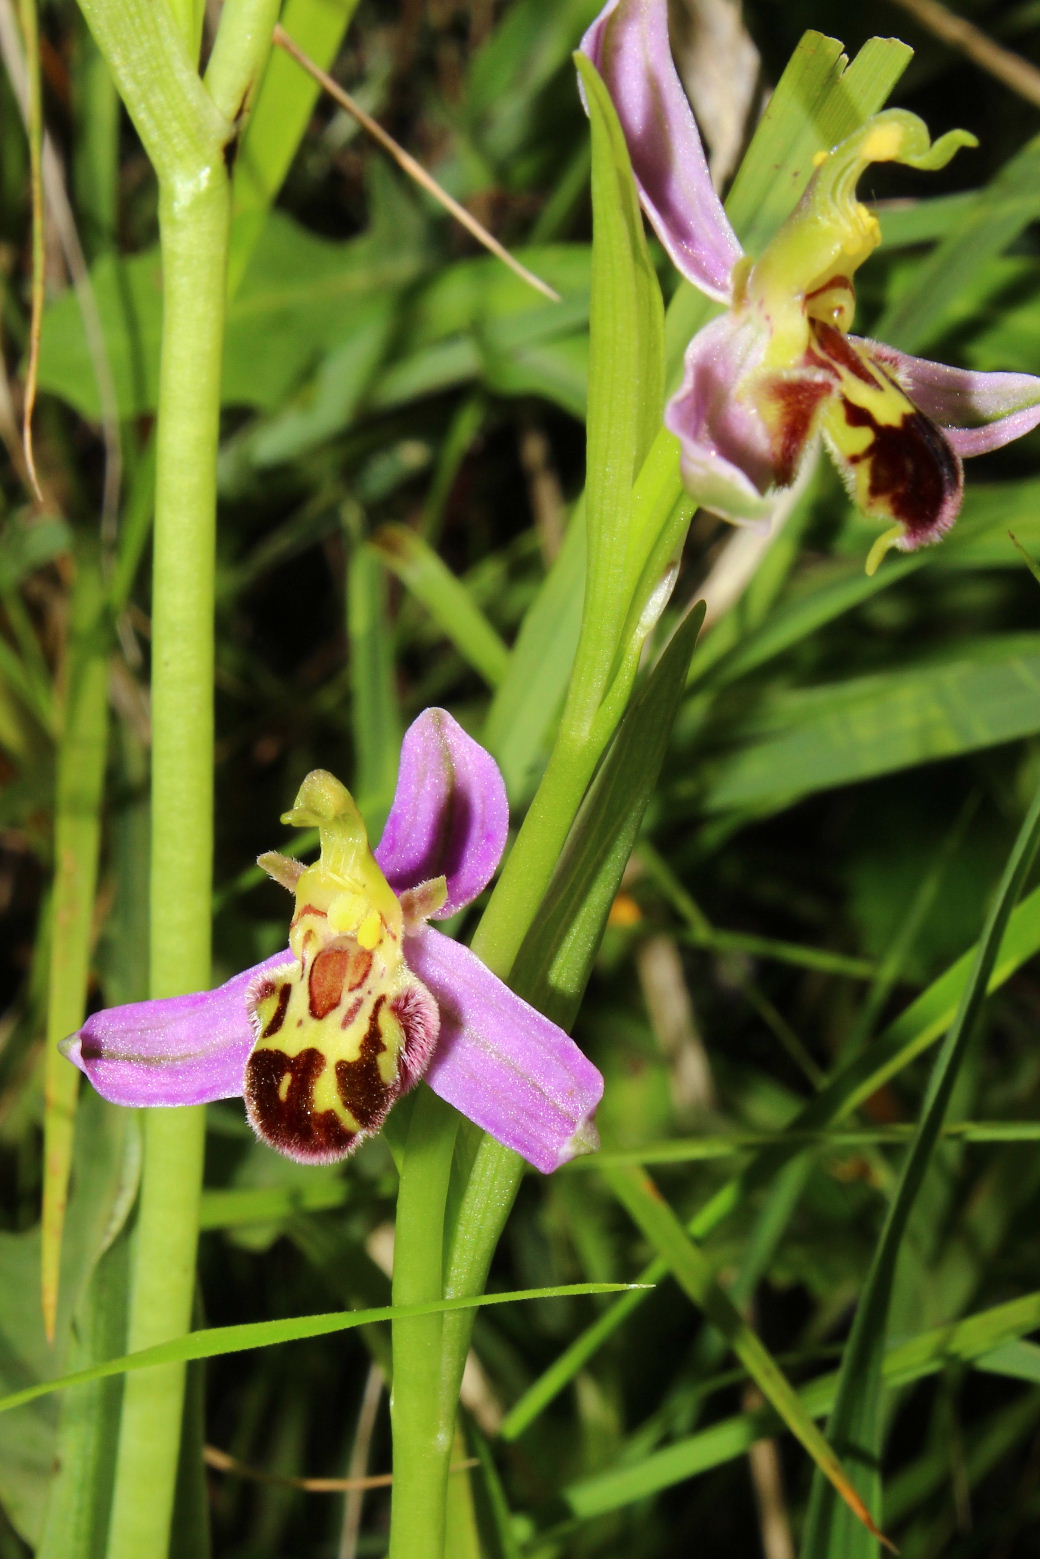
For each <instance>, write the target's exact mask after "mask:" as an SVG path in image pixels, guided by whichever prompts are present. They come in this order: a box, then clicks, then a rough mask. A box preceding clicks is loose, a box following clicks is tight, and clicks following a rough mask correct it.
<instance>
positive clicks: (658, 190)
mask: <svg viewBox="0 0 1040 1559" xmlns="http://www.w3.org/2000/svg"><path fill="white" fill-rule="evenodd" d="M581 48H582V52H583V53H584V54H587V55H588V57H589V59H590V60H591V61H592V63H593V64H594V65H595V67H596V69H597V70H598V71H599V73H600V75H601V76H602V77H603V80H604V81H605V82H606V85H607V88H608V90H609V92H610V95H611V97H612V98H613V100H614V107H615V108H616V109H617V113H618V118H619V120H620V121H621V128H622V130H623V131H624V134H625V140H626V141H627V143H628V152H629V156H630V157H631V159H632V171H633V173H634V174H635V176H636V183H637V184H638V186H639V195H640V199H641V200H642V203H643V209H644V211H645V212H646V214H647V216H648V217H649V219H650V221H651V223H652V224H653V226H654V229H655V231H656V233H657V236H658V238H660V240H661V242H662V244H663V245H664V247H665V249H666V250H667V251H668V254H669V255H670V256H671V259H672V261H673V262H674V264H675V265H676V266H677V268H678V269H679V270H680V271H681V272H682V273H683V275H684V276H685V277H686V278H687V279H688V280H689V281H691V282H693V284H694V286H695V287H699V288H700V290H701V291H702V292H705V293H707V294H708V296H709V297H712V298H717V299H718V300H719V301H720V302H727V301H728V299H729V296H730V273H731V272H732V270H733V267H734V265H735V264H736V262H737V261H738V260H739V259H740V258H741V254H742V250H741V247H740V244H739V242H738V241H737V237H736V235H735V233H734V232H733V229H732V228H731V227H730V224H729V219H728V218H727V216H726V213H725V211H724V210H723V209H722V202H721V201H720V200H719V197H718V195H717V194H716V192H715V187H714V185H713V184H712V182H711V174H710V173H709V172H708V164H707V161H706V159H705V156H704V148H703V146H702V145H701V138H700V133H699V132H698V129H697V121H696V120H695V119H694V117H693V111H692V110H691V108H690V105H689V103H688V102H687V100H686V94H685V92H684V91H683V89H682V84H681V82H680V81H679V77H678V75H677V74H676V70H675V66H674V64H673V63H672V54H671V49H670V48H669V44H668V3H667V0H610V4H609V5H607V6H606V7H605V9H604V10H603V11H601V12H600V14H599V16H598V17H597V19H596V20H595V21H594V22H593V24H592V26H591V27H590V28H589V30H588V32H587V33H586V34H585V36H584V38H583V39H582V42H581Z"/></svg>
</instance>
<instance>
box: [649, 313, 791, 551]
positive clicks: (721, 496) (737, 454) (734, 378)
mask: <svg viewBox="0 0 1040 1559" xmlns="http://www.w3.org/2000/svg"><path fill="white" fill-rule="evenodd" d="M767 340H768V336H767V334H766V332H765V331H764V329H763V327H762V325H761V324H760V322H759V321H758V319H757V318H756V317H755V316H753V315H751V316H746V317H744V318H739V317H737V316H735V315H733V314H721V315H720V316H719V318H718V319H713V320H712V321H711V323H710V324H708V325H705V327H704V329H703V330H699V331H698V332H697V334H696V335H695V336H694V338H693V340H692V341H691V342H690V345H689V347H688V348H687V352H686V371H685V374H684V376H683V382H682V384H681V386H680V388H679V390H678V392H677V393H676V394H675V395H674V396H673V398H672V399H671V400H670V401H669V403H668V406H667V408H666V411H665V422H666V423H667V425H668V427H669V428H671V430H672V432H673V433H674V434H675V435H676V437H677V438H678V439H679V441H680V444H681V445H682V473H683V481H684V483H685V484H686V486H687V488H688V489H689V491H690V492H691V493H692V495H693V497H694V498H695V499H696V500H697V502H698V503H699V504H701V505H702V507H703V508H705V509H711V510H712V512H713V513H715V514H721V515H722V516H723V518H724V519H727V520H733V521H736V522H737V523H740V524H749V523H754V522H755V521H761V520H768V519H769V517H770V515H771V514H772V511H773V502H772V499H771V498H768V497H766V494H767V492H768V490H769V488H770V487H772V486H773V485H774V484H775V483H776V481H777V479H778V477H777V452H776V449H775V448H774V441H773V438H772V436H771V434H770V430H769V427H768V425H767V423H766V420H765V418H764V417H763V416H762V413H761V411H760V410H759V408H758V407H757V406H756V405H755V404H754V401H753V399H752V397H751V395H750V394H748V393H747V392H748V390H749V389H750V388H751V387H752V386H753V383H754V376H755V374H756V373H757V372H758V371H759V368H760V364H761V361H762V356H763V353H764V350H765V346H766V342H767Z"/></svg>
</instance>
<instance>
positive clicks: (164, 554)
mask: <svg viewBox="0 0 1040 1559" xmlns="http://www.w3.org/2000/svg"><path fill="white" fill-rule="evenodd" d="M82 9H83V12H84V15H85V16H86V19H87V22H88V24H89V26H90V28H91V31H92V32H93V34H94V37H95V39H96V41H97V44H98V47H99V48H100V50H101V52H102V53H103V54H104V56H105V59H106V60H107V62H108V65H109V68H110V69H111V71H112V74H113V76H114V78H115V81H116V85H117V87H118V89H119V93H120V96H121V97H122V99H123V101H124V103H125V104H126V107H127V109H128V111H129V113H130V115H131V118H132V119H133V121H134V123H135V125H136V127H137V130H138V133H139V134H140V136H141V140H142V142H143V143H144V147H145V150H146V151H147V153H148V155H149V157H150V159H151V161H152V164H153V166H154V168H155V171H156V174H157V176H158V180H159V223H160V236H161V243H162V259H163V342H162V362H161V368H160V380H159V404H158V427H157V434H156V495H155V533H154V587H153V605H152V613H153V617H152V651H153V653H152V714H153V730H154V739H153V755H152V855H151V979H150V985H151V993H152V995H153V996H172V995H176V994H178V993H180V992H183V991H189V990H197V989H199V988H200V987H205V986H207V985H208V984H209V983H210V972H211V971H210V902H211V865H212V843H213V820H212V813H213V661H214V651H213V600H214V567H215V526H216V460H217V443H218V436H219V425H220V380H221V364H222V357H223V340H224V316H225V297H226V287H227V282H226V276H227V254H228V232H229V223H230V183H229V178H228V167H227V149H228V147H229V145H230V144H231V142H232V140H233V138H234V136H235V134H236V133H237V131H238V129H239V123H238V119H237V113H238V109H240V108H241V105H242V104H243V103H244V102H245V101H246V99H247V97H248V94H249V92H250V90H251V88H252V85H253V84H254V82H255V80H256V79H257V76H258V74H259V70H260V69H261V68H262V64H263V59H264V57H265V54H266V46H265V45H264V43H263V38H264V35H265V29H266V39H267V40H268V42H269V39H270V35H271V30H272V28H273V24H274V20H275V17H276V14H277V7H276V6H275V5H273V4H272V3H271V0H228V3H227V4H226V5H225V7H224V12H223V16H222V22H221V32H220V38H219V39H218V46H217V47H215V48H214V57H215V59H216V57H217V56H218V54H219V56H220V60H221V68H220V70H219V72H218V73H217V74H218V79H219V85H220V91H219V100H220V102H219V106H218V103H216V102H214V100H213V98H212V97H211V96H210V94H209V93H208V92H207V91H206V89H205V87H204V86H203V84H202V82H201V81H200V80H199V77H198V74H197V72H196V69H195V64H194V43H193V41H192V40H191V39H190V38H189V39H188V40H186V37H185V31H187V32H189V33H190V32H191V26H187V27H184V26H179V25H178V22H180V23H182V24H185V23H186V22H187V21H188V20H189V17H188V12H187V10H184V11H183V12H182V14H180V15H179V16H178V19H177V20H175V19H174V17H173V14H172V13H171V11H170V10H169V9H168V7H167V6H166V5H156V4H154V0H82ZM195 14H196V13H194V12H193V13H192V17H194V15H195ZM193 25H194V21H193V19H192V26H193ZM236 42H238V43H240V44H241V45H242V46H241V47H239V48H237V49H236V47H235V45H236ZM236 55H237V59H238V76H237V79H235V68H234V65H233V64H231V65H228V64H227V63H226V62H227V61H228V60H229V59H230V60H231V61H232V62H233V61H234V60H235V58H236ZM228 103H234V104H235V105H236V110H235V114H234V115H232V114H230V113H228V112H222V111H221V110H222V108H224V107H225V105H227V104H228ZM203 1150H204V1112H203V1111H202V1110H201V1109H197V1108H192V1109H183V1110H173V1111H169V1112H167V1111H154V1112H150V1113H149V1114H148V1116H147V1117H146V1120H145V1149H144V1167H143V1181H142V1192H141V1203H140V1207H139V1210H138V1218H137V1229H136V1239H135V1248H134V1257H133V1273H132V1279H131V1294H130V1321H129V1328H128V1331H129V1336H128V1345H129V1347H130V1348H131V1349H139V1348H144V1347H148V1346H150V1345H152V1344H154V1343H158V1342H163V1341H165V1340H166V1339H167V1338H170V1337H174V1336H177V1335H179V1334H181V1333H183V1332H185V1331H187V1330H188V1328H189V1326H190V1320H191V1305H192V1296H193V1290H194V1275H195V1249H196V1243H197V1238H198V1210H199V1196H200V1188H201V1182H202V1164H203ZM183 1392H184V1372H183V1369H182V1368H181V1367H178V1366H170V1367H163V1368H162V1369H156V1370H153V1371H148V1372H145V1373H143V1374H141V1375H140V1376H137V1377H135V1378H133V1379H132V1380H128V1381H127V1384H126V1389H125V1395H124V1404H123V1415H122V1420H121V1424H120V1437H119V1449H118V1453H117V1459H116V1474H115V1491H114V1496H113V1505H112V1516H111V1522H110V1527H109V1541H108V1559H162V1556H163V1555H165V1554H166V1552H167V1547H168V1542H169V1530H170V1518H171V1514H172V1510H173V1499H174V1488H175V1482H176V1474H177V1461H178V1451H179V1446H180V1436H181V1417H182V1404H183Z"/></svg>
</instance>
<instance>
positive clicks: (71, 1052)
mask: <svg viewBox="0 0 1040 1559" xmlns="http://www.w3.org/2000/svg"><path fill="white" fill-rule="evenodd" d="M291 961H292V954H291V953H290V952H289V951H288V950H286V951H284V952H281V953H276V954H275V955H274V957H273V958H268V959H266V960H265V961H264V962H263V963H262V964H257V965H256V967H255V968H253V969H246V970H245V971H244V972H243V973H242V974H236V975H235V977H234V979H232V980H229V981H228V982H227V984H226V985H221V986H220V987H219V988H218V989H217V990H215V991H198V992H195V993H194V994H193V995H190V996H170V997H166V998H163V999H160V1000H156V1001H138V1002H131V1003H130V1004H129V1005H128V1006H125V1007H109V1008H107V1009H106V1010H105V1011H104V1012H96V1013H94V1015H93V1017H90V1018H88V1019H87V1021H86V1023H84V1025H83V1027H82V1028H81V1029H80V1030H79V1032H78V1033H76V1034H73V1035H72V1036H71V1037H70V1038H69V1039H67V1040H65V1041H64V1042H63V1044H62V1050H63V1052H64V1054H65V1055H66V1056H67V1057H68V1059H69V1060H70V1061H71V1062H73V1063H74V1065H76V1066H78V1067H79V1069H80V1071H81V1072H84V1073H85V1074H86V1076H87V1077H88V1078H89V1080H90V1082H91V1083H92V1084H93V1085H94V1087H95V1088H96V1089H97V1091H98V1093H99V1094H101V1095H102V1097H103V1098H105V1099H110V1100H111V1101H112V1103H113V1104H129V1105H156V1104H158V1105H163V1104H167V1105H169V1104H205V1103H207V1102H208V1101H209V1100H211V1099H230V1098H233V1097H234V1096H235V1095H236V1094H240V1093H241V1092H242V1082H243V1078H244V1076H245V1069H246V1061H247V1060H248V1058H249V1052H250V1050H251V1049H252V1048H253V1026H252V1023H251V1021H250V1016H249V1011H248V1008H247V1004H246V1003H247V997H248V995H249V991H250V989H251V987H252V985H253V983H254V982H255V981H256V980H257V979H262V978H264V977H265V976H267V975H268V974H269V973H270V972H271V971H273V970H276V969H281V968H284V967H285V966H286V964H287V963H289V962H291Z"/></svg>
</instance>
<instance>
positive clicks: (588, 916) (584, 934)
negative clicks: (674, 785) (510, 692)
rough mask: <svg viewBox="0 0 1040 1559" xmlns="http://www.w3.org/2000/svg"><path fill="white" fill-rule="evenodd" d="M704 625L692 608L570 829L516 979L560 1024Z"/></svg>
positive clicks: (602, 919) (574, 1003) (591, 953)
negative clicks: (544, 907)
mask: <svg viewBox="0 0 1040 1559" xmlns="http://www.w3.org/2000/svg"><path fill="white" fill-rule="evenodd" d="M703 619H704V608H703V606H702V605H698V606H696V607H694V609H693V610H692V611H691V612H690V613H689V615H688V616H687V617H686V619H685V620H684V621H683V622H682V624H681V625H680V626H679V627H678V628H677V629H676V631H675V633H674V634H673V636H672V638H671V640H670V641H669V643H668V645H667V647H666V649H665V650H664V652H663V654H662V655H661V657H660V660H659V661H658V663H657V665H656V666H655V667H654V668H653V670H652V671H651V673H650V674H649V676H648V677H647V678H646V681H645V684H644V686H643V687H642V689H641V690H640V691H639V692H638V693H637V694H636V697H635V698H634V699H633V701H632V704H631V706H630V708H629V709H628V710H627V711H626V713H625V715H624V716H623V717H622V720H621V724H620V726H619V727H618V733H617V736H616V738H615V740H614V744H613V746H612V747H611V749H610V751H609V752H608V754H607V757H606V759H605V760H604V763H603V767H602V769H601V771H600V773H599V774H598V775H597V776H596V780H595V782H594V784H593V786H592V788H591V791H590V793H589V795H588V798H587V799H586V802H585V805H584V807H583V808H582V811H581V814H580V815H579V817H578V821H577V823H576V824H575V826H574V828H573V830H572V831H571V836H570V838H569V839H568V841H567V846H566V849H565V851H564V853H563V856H562V858H561V860H560V864H559V867H558V868H557V871H556V874H555V876H554V878H553V882H552V886H551V887H550V889H549V892H548V894H547V895H546V906H547V907H546V909H545V911H544V912H543V914H542V915H541V916H539V918H538V920H537V922H536V924H535V926H534V928H533V930H532V931H531V932H530V934H529V935H528V937H527V939H526V941H525V943H524V946H523V949H522V951H521V953H520V956H519V958H518V959H517V962H516V965H515V968H514V978H515V979H516V981H517V982H518V984H519V985H520V986H521V988H522V989H523V990H524V991H525V992H527V993H528V994H529V996H530V998H531V999H532V1000H533V1001H534V1002H535V1003H536V1005H538V1006H539V1007H542V1008H543V1010H544V1011H546V1012H548V1013H549V1014H550V1016H552V1017H553V1018H555V1019H556V1020H557V1021H559V1022H562V1023H569V1022H571V1021H572V1020H573V1017H574V1015H575V1013H576V1012H577V1008H578V1003H579V1001H580V1000H581V993H582V991H583V990H584V989H585V984H586V981H587V980H588V977H589V974H590V972H591V969H592V962H593V959H594V958H595V956H596V953H597V950H598V948H599V944H600V939H601V937H602V935H603V928H604V926H605V925H606V923H607V916H608V915H609V913H610V906H611V905H612V903H613V902H614V898H615V896H616V894H617V891H618V888H619V887H620V886H621V878H622V875H623V873H624V870H625V867H626V866H627V865H628V860H629V856H630V855H631V853H632V849H633V846H634V845H635V842H636V839H637V838H638V835H639V829H640V825H641V823H642V820H643V814H644V812H645V811H646V808H647V805H648V803H649V801H650V798H651V796H652V795H653V794H654V791H655V789H656V787H657V783H658V778H659V775H660V771H661V765H662V764H663V762H664V756H665V752H666V750H667V747H668V740H669V737H670V735H671V729H672V722H673V720H674V719H675V712H676V709H677V708H678V706H679V700H680V698H681V697H682V691H683V687H684V684H685V680H686V674H687V670H688V667H689V664H690V657H691V655H692V654H693V651H694V647H695V645H696V643H697V634H698V633H699V631H700V626H701V623H702V621H703Z"/></svg>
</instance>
